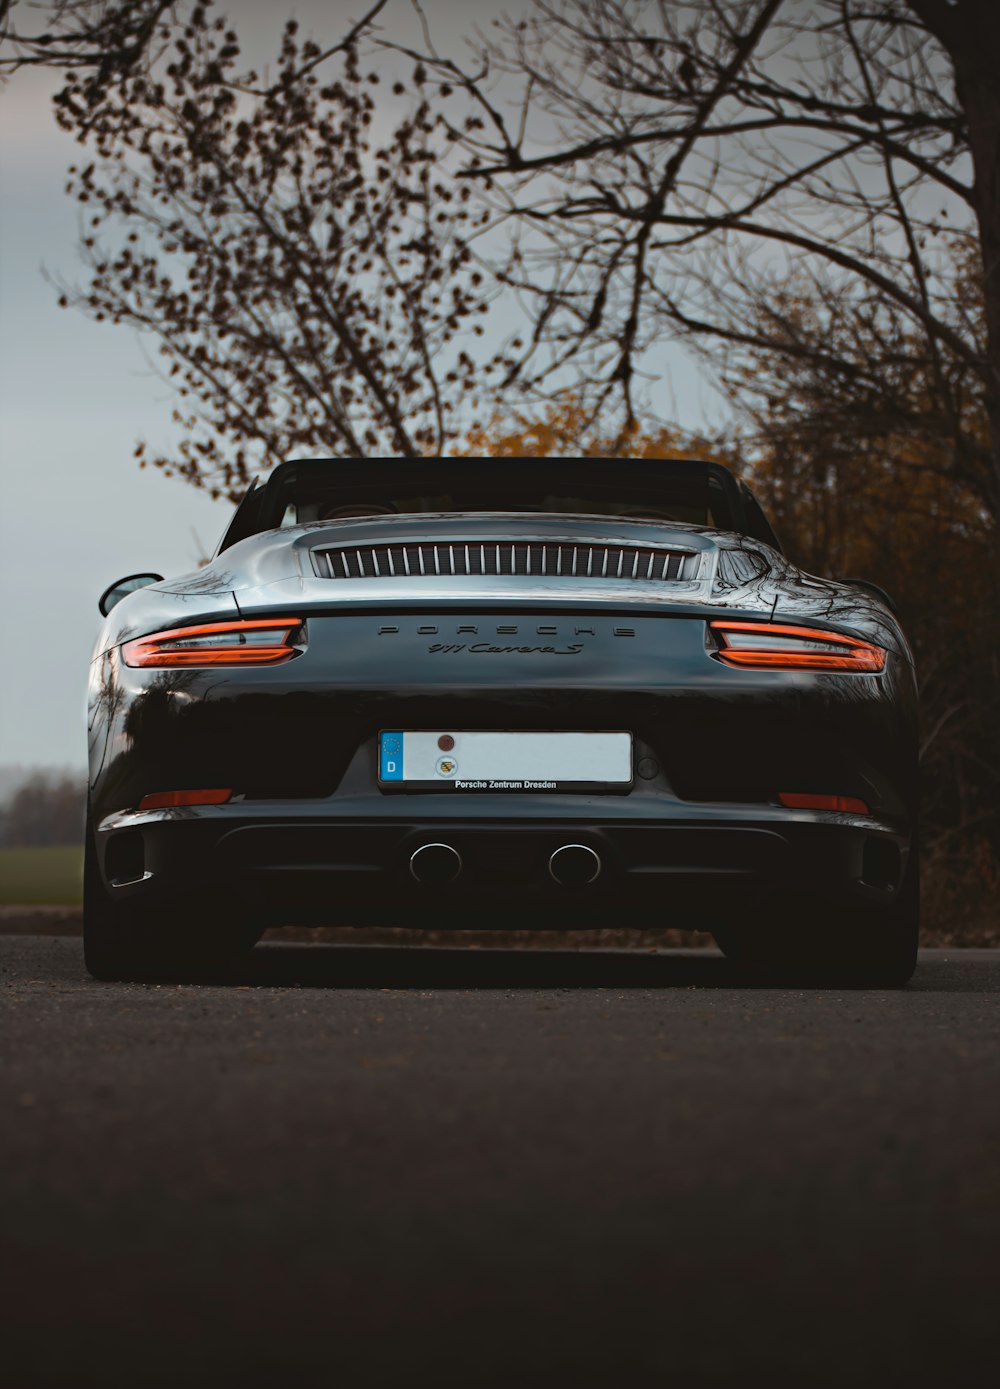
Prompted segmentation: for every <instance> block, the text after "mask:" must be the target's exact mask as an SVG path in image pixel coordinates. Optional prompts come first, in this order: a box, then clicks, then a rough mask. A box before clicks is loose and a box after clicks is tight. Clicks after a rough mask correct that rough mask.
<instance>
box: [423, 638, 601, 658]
mask: <svg viewBox="0 0 1000 1389" xmlns="http://www.w3.org/2000/svg"><path fill="white" fill-rule="evenodd" d="M427 650H428V651H429V652H430V654H431V655H432V656H436V655H439V654H440V655H444V654H446V653H454V652H456V651H468V652H469V654H470V655H472V656H578V655H579V654H580V652H581V651H582V650H583V642H582V641H574V642H570V644H569V645H568V646H494V645H493V644H492V642H488V641H477V642H475V643H474V644H473V645H472V646H468V645H467V644H466V643H465V642H442V641H436V642H434V644H433V645H432V646H429V647H428V648H427Z"/></svg>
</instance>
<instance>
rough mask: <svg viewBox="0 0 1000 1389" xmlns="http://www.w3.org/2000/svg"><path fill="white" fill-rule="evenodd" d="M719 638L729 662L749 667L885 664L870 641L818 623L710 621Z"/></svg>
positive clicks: (867, 667) (867, 668)
mask: <svg viewBox="0 0 1000 1389" xmlns="http://www.w3.org/2000/svg"><path fill="white" fill-rule="evenodd" d="M711 625H712V631H713V632H714V633H715V635H716V637H717V638H718V639H719V641H720V642H721V646H720V648H719V651H718V652H717V653H716V654H717V656H718V659H719V660H720V661H725V663H726V665H729V666H749V667H750V668H751V669H753V670H837V671H856V672H871V671H879V670H882V669H883V668H884V666H885V651H884V650H883V648H882V647H881V646H876V645H875V644H874V643H873V642H870V641H859V640H858V638H857V637H845V636H844V635H843V633H841V632H827V631H824V630H823V629H821V628H818V627H788V626H786V625H785V624H784V623H780V622H727V621H719V622H713V623H712V624H711Z"/></svg>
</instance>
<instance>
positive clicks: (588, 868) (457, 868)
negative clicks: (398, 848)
mask: <svg viewBox="0 0 1000 1389" xmlns="http://www.w3.org/2000/svg"><path fill="white" fill-rule="evenodd" d="M461 871H462V855H461V854H460V853H459V852H458V850H457V849H455V848H453V847H452V845H451V844H421V845H420V847H419V848H418V849H415V850H414V851H413V853H412V854H411V855H410V872H411V873H412V874H413V876H414V878H416V880H417V882H418V883H433V884H437V885H439V886H440V885H441V884H444V883H453V882H454V881H455V879H456V878H457V877H458V875H459V874H460V873H461ZM600 872H601V858H600V855H599V854H597V853H595V852H594V850H593V849H590V848H588V847H587V845H586V844H563V845H561V846H560V848H558V849H556V850H555V852H554V853H553V854H552V855H551V856H550V858H549V876H550V877H551V878H552V880H553V881H554V882H557V883H558V884H559V885H560V887H589V886H590V884H591V883H595V882H596V881H597V879H598V877H599V876H600Z"/></svg>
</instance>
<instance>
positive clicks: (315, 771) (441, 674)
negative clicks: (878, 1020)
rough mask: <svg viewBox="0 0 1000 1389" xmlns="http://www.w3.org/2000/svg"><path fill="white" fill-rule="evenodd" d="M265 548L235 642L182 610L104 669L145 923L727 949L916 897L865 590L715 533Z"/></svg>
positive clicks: (108, 842)
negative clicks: (724, 944)
mask: <svg viewBox="0 0 1000 1389" xmlns="http://www.w3.org/2000/svg"><path fill="white" fill-rule="evenodd" d="M265 539H266V538H265ZM259 540H260V538H254V539H251V540H246V541H243V542H241V544H239V545H236V546H235V547H234V549H233V551H231V552H229V553H228V554H227V555H226V556H225V557H224V558H225V559H226V561H227V564H228V565H229V566H230V569H231V570H232V572H233V573H241V572H242V573H243V574H244V575H245V576H246V575H248V577H244V578H243V579H242V580H241V581H240V582H239V584H238V586H236V587H235V588H234V589H233V599H234V611H233V614H232V615H231V616H226V615H225V614H224V613H223V612H221V599H220V605H219V607H218V608H217V609H215V610H212V611H209V610H208V608H206V607H205V605H204V603H203V604H202V606H203V608H205V613H207V614H208V616H209V617H210V618H211V619H212V620H210V621H191V620H188V621H186V622H178V621H177V620H176V613H174V616H173V617H172V618H171V620H170V621H167V620H164V621H163V622H161V623H159V624H157V630H156V631H152V632H149V631H146V632H143V633H142V634H141V635H140V636H138V637H133V638H131V639H130V641H122V642H121V643H119V644H116V645H112V646H109V647H107V649H105V650H104V651H103V652H102V653H101V656H100V659H99V661H98V662H97V663H96V665H95V680H94V687H93V692H92V701H93V710H94V718H93V727H94V728H95V729H96V730H97V731H98V741H100V742H101V748H100V750H99V751H100V756H99V759H98V761H97V762H96V763H95V765H96V766H97V771H96V773H95V776H94V785H93V806H94V825H95V840H96V844H97V856H98V860H99V862H100V865H101V871H102V874H103V878H104V881H105V883H106V884H107V885H108V886H109V888H110V887H113V890H114V892H115V893H116V894H118V895H119V896H120V897H121V898H123V899H124V898H129V897H131V898H134V899H135V900H136V901H137V902H139V901H144V900H148V901H155V902H179V901H184V900H189V901H190V900H191V897H192V894H194V895H195V896H200V897H202V898H204V899H205V900H210V901H211V902H212V903H213V904H214V909H216V910H219V909H222V910H233V911H238V912H250V913H253V914H255V916H257V917H259V918H260V920H262V921H267V922H270V923H274V924H277V923H285V924H290V923H293V922H301V921H311V922H325V923H328V924H337V923H339V924H354V925H386V924H389V925H411V924H419V925H428V924H433V923H435V922H440V923H441V924H448V925H449V926H457V927H462V926H467V927H476V928H479V927H482V926H485V925H492V924H496V925H504V926H510V925H512V924H516V925H519V926H520V925H533V924H538V925H541V924H545V925H550V926H552V925H565V926H582V925H588V924H593V925H607V924H609V922H610V923H613V924H616V925H618V924H620V925H626V924H627V925H642V926H679V927H694V926H698V927H700V928H702V929H706V928H707V929H712V925H711V923H712V922H713V921H716V920H720V919H721V920H732V919H734V915H736V916H738V915H740V914H743V915H745V916H746V915H752V914H753V913H755V912H759V911H761V910H766V909H767V905H768V903H770V902H772V901H774V900H775V898H776V897H778V896H781V895H785V894H788V893H796V894H803V893H807V894H812V895H813V896H815V897H816V899H817V900H819V899H826V900H830V899H836V900H837V901H838V902H841V903H843V904H844V905H845V906H848V907H849V906H850V904H851V903H859V902H861V903H869V904H870V903H878V902H882V901H885V902H888V901H890V900H891V899H892V898H893V895H894V894H896V893H897V892H898V890H899V888H900V884H901V883H902V881H903V880H904V877H905V875H906V872H907V863H908V856H909V854H910V850H911V845H912V843H913V824H914V816H915V804H916V800H915V797H916V782H915V754H914V747H915V694H914V682H913V672H912V666H911V663H910V660H909V655H908V652H907V650H906V647H905V643H904V642H903V640H902V638H901V636H900V635H899V633H898V629H896V628H895V626H894V624H893V622H892V621H891V618H890V617H889V615H888V614H887V613H886V612H885V611H884V610H881V609H880V608H879V607H878V605H877V604H876V605H874V606H873V607H871V608H870V610H869V612H870V617H869V619H868V620H865V621H861V622H859V621H858V620H857V617H856V615H855V616H854V617H853V620H851V621H846V620H845V615H844V610H843V607H842V606H841V607H839V608H838V603H839V602H840V601H841V596H838V592H837V589H836V586H830V585H827V586H826V587H825V588H823V587H822V586H817V587H816V588H814V589H812V590H810V588H809V585H808V584H807V583H805V582H804V576H802V577H801V579H798V578H796V573H797V571H794V572H793V571H791V570H790V569H789V567H788V566H787V565H786V564H785V563H784V562H783V561H780V562H779V557H778V556H776V555H774V554H773V552H770V553H769V552H768V550H767V547H764V546H757V547H753V546H747V545H746V544H745V542H742V541H740V540H739V539H738V538H736V537H734V536H731V535H729V536H727V535H720V534H717V533H712V532H710V531H706V530H699V529H697V528H694V527H691V528H684V527H674V528H672V529H671V528H668V527H664V526H654V525H639V524H629V523H626V522H621V523H617V524H616V525H614V526H613V527H612V528H611V529H610V530H609V528H608V527H607V526H602V525H597V524H595V523H594V522H593V521H587V520H585V519H583V518H576V519H573V518H555V517H553V518H548V519H547V520H542V519H540V518H530V519H528V518H524V517H521V518H517V517H514V516H508V517H497V516H490V517H485V516H482V517H468V516H466V517H462V518H456V517H440V518H435V519H427V518H420V519H416V518H411V519H406V518H396V519H394V520H393V522H392V523H391V524H389V525H385V524H378V525H376V524H375V523H369V524H368V525H365V524H350V525H345V524H343V523H341V524H340V525H339V526H333V527H322V526H305V527H300V528H299V529H298V530H297V531H294V532H293V533H290V534H288V535H282V534H278V533H275V534H274V535H273V536H272V538H271V539H270V540H267V543H266V544H263V546H261V544H260V543H259ZM242 547H248V548H247V558H246V561H245V562H244V563H243V567H242V570H241V560H242V559H243V557H242V556H241V554H240V553H239V552H240V550H241V548H242ZM269 547H270V548H269ZM251 556H252V562H251ZM289 556H291V557H292V561H293V562H291V563H289V560H288V557H289ZM726 556H728V557H729V559H728V560H727V559H726V558H725V557H726ZM734 557H736V558H735V559H734ZM216 563H217V564H219V563H220V561H217V562H216ZM727 565H728V567H727ZM129 601H132V600H129ZM185 611H189V608H186V609H185ZM171 612H172V613H173V612H174V610H171ZM205 613H202V614H201V615H202V616H204V615H205ZM254 624H256V625H254ZM209 627H212V628H215V629H216V630H215V631H213V632H207V631H196V630H195V629H198V628H209ZM171 632H173V633H177V632H180V633H181V634H182V635H181V636H180V637H178V636H176V635H175V636H173V637H171V636H170V633H171ZM185 632H187V633H194V634H193V635H188V636H187V637H185V636H184V635H183V634H184V633H185ZM227 633H228V635H227ZM165 634H166V635H165ZM150 639H151V644H150ZM160 639H162V640H160ZM143 642H146V645H145V646H143V645H142V643H143ZM158 642H159V644H158ZM227 642H228V643H229V645H228V646H227V644H226V643H227ZM227 651H228V652H229V655H230V656H231V659H228V660H227V655H226V653H227ZM220 652H221V657H220ZM234 652H235V653H236V654H233V653H234ZM261 652H265V653H270V654H269V655H268V656H266V658H264V659H256V658H257V657H258V656H260V653H261ZM150 653H152V659H150V660H146V659H144V658H145V657H149V656H150ZM241 653H242V654H241ZM178 658H180V659H178ZM202 661H204V662H205V663H204V664H202V663H201V662H202ZM102 740H103V741H102Z"/></svg>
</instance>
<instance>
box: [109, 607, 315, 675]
mask: <svg viewBox="0 0 1000 1389" xmlns="http://www.w3.org/2000/svg"><path fill="white" fill-rule="evenodd" d="M301 625H302V619H301V618H298V617H277V618H275V617H271V618H247V619H244V620H243V621H240V622H207V623H201V624H199V625H198V626H195V627H174V628H171V630H170V631H168V632H153V633H151V635H149V636H148V637H137V638H135V640H133V641H128V642H126V643H125V644H124V646H123V647H122V660H123V661H124V662H125V664H126V665H127V666H133V667H153V668H156V669H162V668H170V667H177V666H244V665H246V666H273V665H278V664H279V663H280V662H281V661H288V660H290V659H291V658H292V657H293V656H294V655H295V647H294V646H293V645H292V635H293V633H295V632H296V631H297V629H298V628H299V627H301ZM261 631H272V632H274V633H275V634H276V635H277V634H283V635H281V638H280V640H278V641H276V642H274V643H272V644H269V645H267V646H255V645H251V644H249V643H247V642H246V641H245V637H246V635H247V633H249V632H261ZM220 636H231V637H232V638H233V640H232V644H231V645H229V644H225V645H221V646H220V645H218V644H217V643H215V642H213V643H212V644H208V642H207V640H206V644H205V645H204V646H199V645H198V644H197V643H198V639H199V638H205V639H208V638H217V637H220ZM179 641H188V642H191V643H193V644H192V645H191V646H189V647H187V648H186V649H176V648H175V649H172V650H171V649H169V643H171V642H179Z"/></svg>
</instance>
